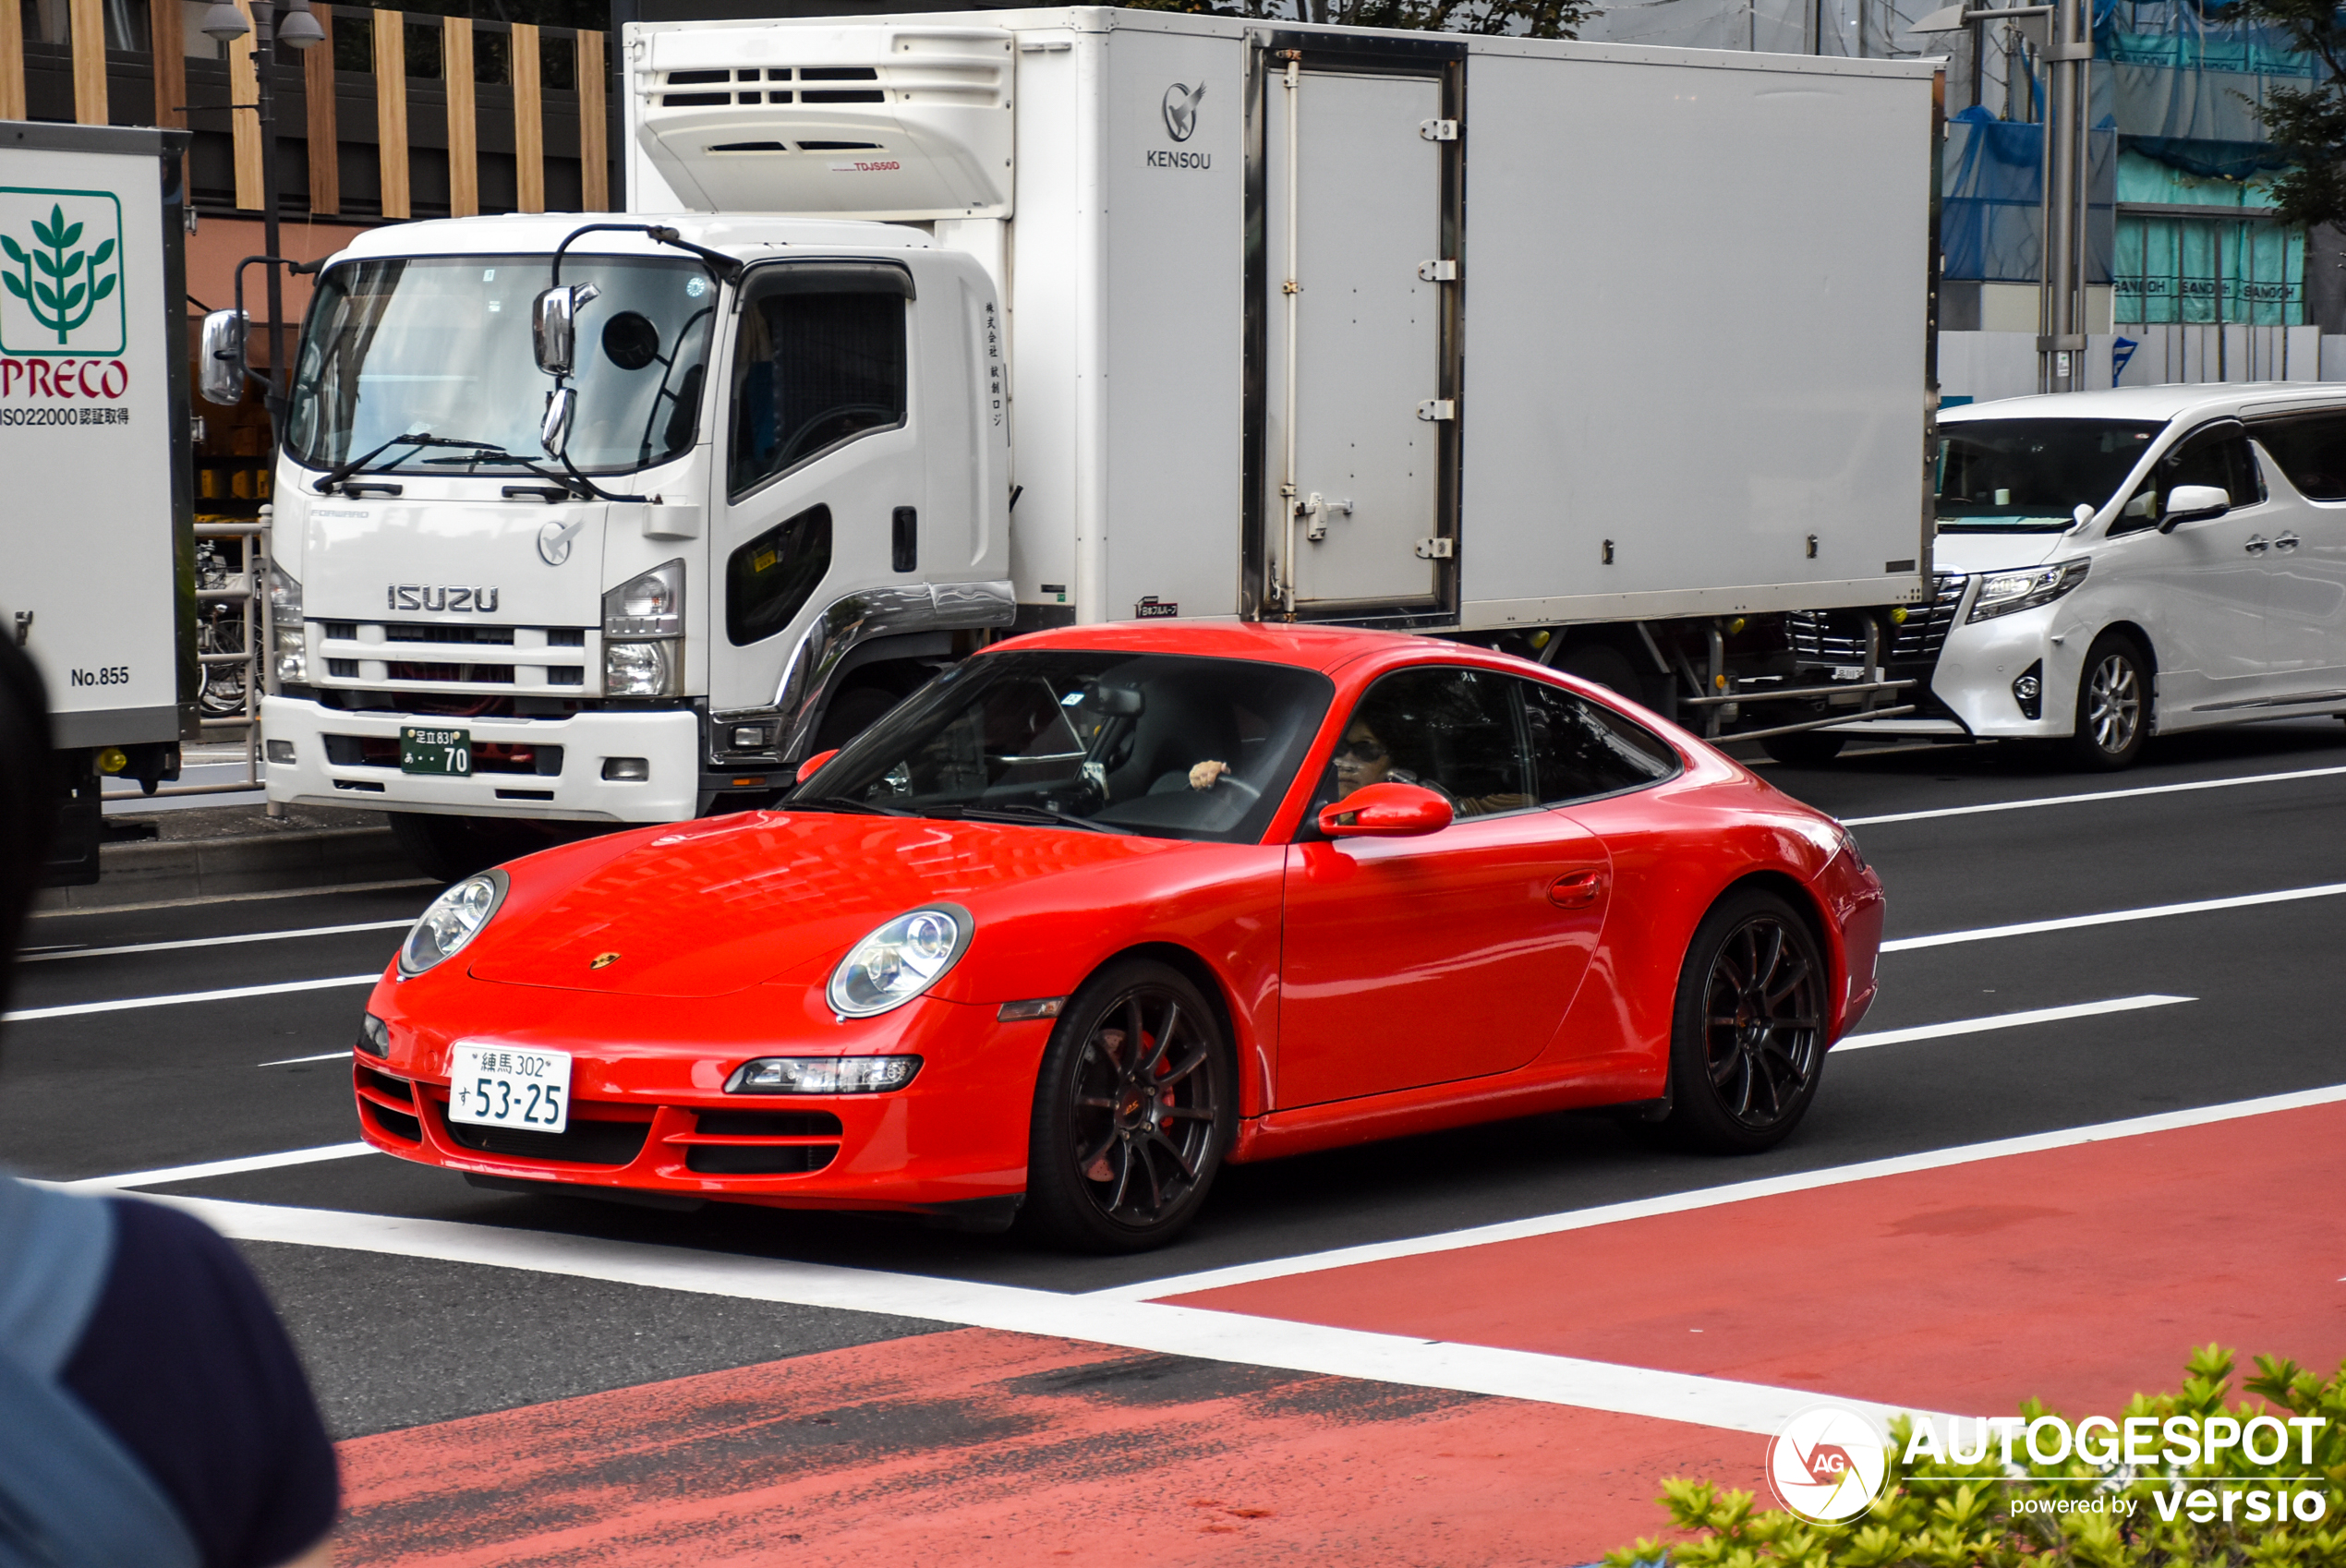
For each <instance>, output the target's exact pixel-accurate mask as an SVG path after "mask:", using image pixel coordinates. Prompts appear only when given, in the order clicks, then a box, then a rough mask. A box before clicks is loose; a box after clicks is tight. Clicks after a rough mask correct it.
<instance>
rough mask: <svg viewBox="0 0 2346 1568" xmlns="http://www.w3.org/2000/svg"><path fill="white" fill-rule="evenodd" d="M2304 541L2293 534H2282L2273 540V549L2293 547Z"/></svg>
mask: <svg viewBox="0 0 2346 1568" xmlns="http://www.w3.org/2000/svg"><path fill="white" fill-rule="evenodd" d="M2304 542H2305V541H2304V540H2303V539H2301V538H2299V537H2297V536H2296V535H2295V534H2283V535H2282V536H2281V537H2279V538H2277V539H2275V540H2274V541H2273V549H2279V550H2290V549H2296V548H2297V547H2298V546H2299V545H2302V544H2304Z"/></svg>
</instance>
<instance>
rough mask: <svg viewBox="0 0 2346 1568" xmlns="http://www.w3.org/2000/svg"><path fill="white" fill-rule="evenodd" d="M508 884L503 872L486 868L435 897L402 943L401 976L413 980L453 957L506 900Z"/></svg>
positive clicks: (408, 930) (478, 933) (409, 929)
mask: <svg viewBox="0 0 2346 1568" xmlns="http://www.w3.org/2000/svg"><path fill="white" fill-rule="evenodd" d="M506 887H507V882H506V878H505V874H504V873H503V872H502V871H484V872H481V873H479V874H478V875H474V876H467V877H466V878H465V879H464V880H463V881H462V882H459V883H457V884H456V885H455V886H454V887H451V888H449V889H448V890H447V891H446V892H444V893H442V894H441V896H440V897H439V898H437V899H433V900H432V901H431V903H430V904H429V906H428V907H427V908H426V909H425V911H424V912H423V913H422V914H420V915H418V916H417V917H416V923H415V924H414V925H412V926H410V927H408V928H407V939H406V940H405V941H404V942H402V943H400V944H399V977H400V978H401V979H402V980H411V979H413V978H414V977H416V976H417V975H419V974H421V973H423V972H424V971H426V970H428V969H429V968H431V967H432V966H433V965H434V964H438V963H441V962H444V961H445V960H447V959H451V958H453V957H454V956H455V955H456V954H457V953H458V952H459V951H460V950H461V949H462V948H463V947H464V946H465V944H466V943H467V942H470V941H471V940H472V939H473V938H474V937H476V936H478V935H480V928H481V927H482V926H484V925H487V924H488V923H489V919H490V916H491V915H493V914H495V913H496V912H497V906H498V905H499V904H502V903H503V902H504V901H505V888H506Z"/></svg>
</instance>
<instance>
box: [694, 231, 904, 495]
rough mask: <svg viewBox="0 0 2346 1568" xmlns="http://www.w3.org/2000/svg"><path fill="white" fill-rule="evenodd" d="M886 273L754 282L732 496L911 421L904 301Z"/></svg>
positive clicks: (815, 270)
mask: <svg viewBox="0 0 2346 1568" xmlns="http://www.w3.org/2000/svg"><path fill="white" fill-rule="evenodd" d="M911 291H912V284H911V281H910V280H909V279H908V278H907V277H906V275H905V274H904V273H903V272H902V271H901V270H899V269H897V268H894V267H888V266H879V265H869V266H844V265H841V266H826V265H819V264H816V265H805V266H781V267H771V268H766V269H763V270H761V271H759V272H757V273H756V274H754V275H753V276H752V278H751V280H750V283H749V284H748V294H747V297H746V298H745V299H744V302H743V306H742V323H741V332H740V335H739V337H738V338H737V339H736V340H735V343H734V348H733V369H732V394H733V401H732V439H731V443H730V445H731V451H730V459H729V466H728V471H727V474H728V488H729V490H730V491H731V493H732V498H733V499H735V500H739V499H740V498H741V497H742V496H744V495H745V494H746V493H748V492H749V491H751V490H753V489H756V488H757V487H758V486H759V485H762V484H764V483H765V482H766V481H767V480H768V479H770V478H772V477H773V476H775V475H777V474H780V473H781V472H783V471H784V470H785V469H788V468H792V467H795V466H797V465H798V464H801V463H804V462H805V461H806V460H807V459H808V458H810V457H813V456H814V455H816V453H817V452H827V451H828V450H829V449H830V448H832V447H835V446H838V445H839V444H840V443H841V442H842V441H849V440H854V439H855V438H856V437H857V436H861V435H866V434H868V433H870V432H871V431H873V430H884V429H889V428H894V427H896V426H898V425H901V424H902V423H903V422H904V407H905V379H906V378H905V354H904V302H905V299H906V297H907V296H909V295H910V293H911Z"/></svg>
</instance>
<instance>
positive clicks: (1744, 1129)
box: [1664, 888, 1829, 1154]
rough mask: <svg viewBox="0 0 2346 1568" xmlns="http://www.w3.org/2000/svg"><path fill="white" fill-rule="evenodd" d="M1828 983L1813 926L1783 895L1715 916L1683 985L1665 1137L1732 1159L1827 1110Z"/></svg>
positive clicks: (1730, 903)
mask: <svg viewBox="0 0 2346 1568" xmlns="http://www.w3.org/2000/svg"><path fill="white" fill-rule="evenodd" d="M1828 978H1829V975H1828V971H1827V970H1826V967H1825V962H1824V957H1823V954H1822V953H1821V952H1820V950H1819V949H1818V947H1817V939H1816V936H1815V935H1814V933H1812V932H1811V931H1810V930H1809V927H1808V922H1807V921H1805V920H1803V919H1802V918H1801V917H1800V916H1799V914H1797V913H1796V912H1795V911H1794V910H1793V908H1792V906H1791V905H1789V904H1787V903H1785V902H1784V899H1780V898H1778V897H1777V896H1776V895H1774V894H1772V893H1769V892H1766V891H1763V890H1760V889H1758V888H1747V889H1744V890H1741V891H1738V892H1734V893H1730V894H1729V895H1728V896H1727V897H1726V898H1724V899H1721V900H1720V901H1719V902H1718V903H1717V904H1716V905H1714V906H1712V908H1711V912H1710V913H1709V914H1707V915H1705V916H1704V917H1703V921H1702V924H1701V925H1700V926H1699V927H1698V928H1697V929H1696V931H1695V935H1694V941H1693V942H1692V943H1690V944H1689V945H1688V947H1687V962H1686V968H1685V969H1684V970H1683V971H1680V975H1679V980H1678V1002H1677V1007H1676V1010H1675V1015H1674V1018H1673V1027H1672V1030H1671V1041H1670V1088H1671V1096H1670V1099H1671V1103H1670V1110H1669V1113H1668V1115H1667V1117H1666V1119H1665V1122H1664V1126H1665V1127H1666V1128H1668V1129H1669V1130H1670V1131H1671V1132H1672V1133H1673V1134H1674V1135H1675V1137H1676V1138H1677V1139H1678V1140H1680V1141H1682V1142H1685V1143H1687V1144H1688V1145H1690V1146H1692V1147H1694V1148H1698V1149H1703V1150H1708V1151H1710V1152H1714V1153H1721V1154H1753V1153H1758V1152H1760V1151H1761V1150H1763V1149H1772V1148H1773V1147H1774V1146H1775V1145H1776V1144H1778V1143H1781V1142H1782V1141H1784V1139H1785V1138H1786V1137H1787V1136H1789V1135H1790V1133H1791V1131H1792V1129H1793V1128H1795V1127H1797V1126H1798V1125H1799V1123H1800V1118H1801V1117H1802V1116H1805V1115H1806V1114H1807V1113H1808V1105H1809V1103H1810V1102H1811V1101H1813V1100H1814V1099H1815V1098H1816V1094H1817V1080H1818V1078H1819V1076H1820V1069H1821V1068H1822V1067H1823V1066H1824V1056H1825V1028H1826V1017H1825V1013H1826V997H1827V995H1828V986H1827V981H1828Z"/></svg>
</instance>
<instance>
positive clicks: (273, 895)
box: [25, 876, 447, 920]
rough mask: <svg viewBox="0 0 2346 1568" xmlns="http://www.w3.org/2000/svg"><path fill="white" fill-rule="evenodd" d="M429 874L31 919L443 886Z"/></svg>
mask: <svg viewBox="0 0 2346 1568" xmlns="http://www.w3.org/2000/svg"><path fill="white" fill-rule="evenodd" d="M446 886H447V884H446V883H444V882H435V881H433V880H432V879H431V878H430V877H429V876H401V877H395V878H393V880H391V881H389V882H338V883H335V884H334V885H333V886H332V887H277V888H272V889H271V890H270V891H268V892H265V893H206V894H203V895H201V896H200V897H198V898H193V899H151V900H149V901H148V902H146V903H143V904H95V905H92V906H91V907H90V908H88V909H82V910H34V911H30V913H29V914H27V915H26V917H25V918H26V919H28V920H65V919H67V918H69V917H72V916H75V915H110V914H138V913H139V912H140V911H145V910H185V909H192V908H194V907H195V906H196V905H198V904H249V903H252V902H254V901H255V900H257V899H324V898H332V897H334V896H337V895H339V894H343V893H381V892H385V891H389V890H393V889H396V888H401V887H446Z"/></svg>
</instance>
